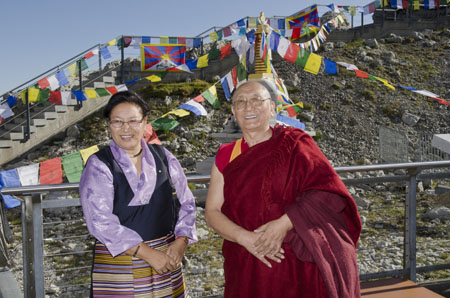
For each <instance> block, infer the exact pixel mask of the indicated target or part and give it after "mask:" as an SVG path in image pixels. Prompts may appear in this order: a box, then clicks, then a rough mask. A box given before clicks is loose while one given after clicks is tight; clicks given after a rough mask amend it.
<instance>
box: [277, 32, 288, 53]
mask: <svg viewBox="0 0 450 298" xmlns="http://www.w3.org/2000/svg"><path fill="white" fill-rule="evenodd" d="M290 44H291V42H290V41H289V40H288V39H286V38H283V37H280V42H279V43H278V49H277V52H278V54H280V56H281V57H283V58H284V56H285V55H286V52H287V50H288V48H289V45H290Z"/></svg>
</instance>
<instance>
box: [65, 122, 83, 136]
mask: <svg viewBox="0 0 450 298" xmlns="http://www.w3.org/2000/svg"><path fill="white" fill-rule="evenodd" d="M66 136H67V137H72V138H78V137H79V136H80V129H79V128H78V125H76V124H75V125H72V126H69V128H67V130H66Z"/></svg>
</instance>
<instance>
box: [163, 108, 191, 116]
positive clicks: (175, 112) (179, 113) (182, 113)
mask: <svg viewBox="0 0 450 298" xmlns="http://www.w3.org/2000/svg"><path fill="white" fill-rule="evenodd" d="M169 114H172V115H175V116H178V117H180V118H182V117H186V116H189V112H188V111H186V110H183V109H175V110H173V111H170V112H168V113H165V114H164V115H162V116H161V117H166V116H167V115H169Z"/></svg>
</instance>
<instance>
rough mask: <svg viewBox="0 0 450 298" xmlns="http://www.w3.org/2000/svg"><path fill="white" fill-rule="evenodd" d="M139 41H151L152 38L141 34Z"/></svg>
mask: <svg viewBox="0 0 450 298" xmlns="http://www.w3.org/2000/svg"><path fill="white" fill-rule="evenodd" d="M141 43H152V39H151V37H150V36H142V37H141Z"/></svg>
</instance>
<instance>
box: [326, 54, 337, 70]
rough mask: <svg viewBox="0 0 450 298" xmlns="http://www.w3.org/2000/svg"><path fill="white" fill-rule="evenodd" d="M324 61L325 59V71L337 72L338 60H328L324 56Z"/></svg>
mask: <svg viewBox="0 0 450 298" xmlns="http://www.w3.org/2000/svg"><path fill="white" fill-rule="evenodd" d="M324 61H325V71H326V72H327V73H329V74H337V66H336V62H334V61H331V60H328V59H327V58H324Z"/></svg>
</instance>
